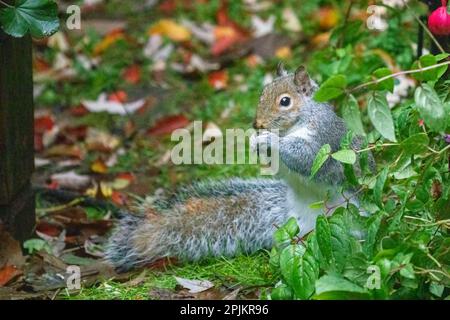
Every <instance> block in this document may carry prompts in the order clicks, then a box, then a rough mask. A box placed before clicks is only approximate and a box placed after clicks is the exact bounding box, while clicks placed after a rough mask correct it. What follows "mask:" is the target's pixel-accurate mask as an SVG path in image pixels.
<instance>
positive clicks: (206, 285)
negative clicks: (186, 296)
mask: <svg viewBox="0 0 450 320" xmlns="http://www.w3.org/2000/svg"><path fill="white" fill-rule="evenodd" d="M175 280H177V282H178V284H179V285H181V286H182V287H183V288H186V289H188V290H189V293H199V292H202V291H206V290H208V289H210V288H212V287H213V286H214V284H213V283H212V282H210V281H207V280H189V279H185V278H179V277H175Z"/></svg>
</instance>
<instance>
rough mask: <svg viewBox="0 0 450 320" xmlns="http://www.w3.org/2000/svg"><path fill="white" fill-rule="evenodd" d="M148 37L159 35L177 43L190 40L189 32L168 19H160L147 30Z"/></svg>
mask: <svg viewBox="0 0 450 320" xmlns="http://www.w3.org/2000/svg"><path fill="white" fill-rule="evenodd" d="M148 34H149V35H155V34H159V35H162V36H166V37H168V38H169V39H171V40H173V41H177V42H182V41H187V40H189V39H190V38H191V32H190V31H189V30H188V29H187V28H185V27H183V26H182V25H179V24H177V23H176V22H175V21H173V20H170V19H162V20H160V21H158V22H157V23H155V24H154V25H153V26H151V27H150V29H148Z"/></svg>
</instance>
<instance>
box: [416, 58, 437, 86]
mask: <svg viewBox="0 0 450 320" xmlns="http://www.w3.org/2000/svg"><path fill="white" fill-rule="evenodd" d="M436 63H437V59H436V57H435V56H433V55H432V54H427V55H424V56H421V57H420V58H419V61H416V62H414V64H413V65H412V67H411V68H412V69H419V68H425V67H429V66H433V65H435V64H436ZM437 75H438V73H437V68H434V69H430V70H426V71H421V72H416V73H413V76H414V78H416V79H417V80H420V81H432V80H437Z"/></svg>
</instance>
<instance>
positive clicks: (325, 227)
mask: <svg viewBox="0 0 450 320" xmlns="http://www.w3.org/2000/svg"><path fill="white" fill-rule="evenodd" d="M316 237H317V244H318V246H319V249H320V252H321V253H322V257H323V260H321V261H320V263H321V267H322V268H324V269H325V268H329V267H332V266H334V264H335V259H334V255H333V248H332V247H331V230H330V225H329V224H328V220H327V218H325V217H324V216H319V217H317V220H316Z"/></svg>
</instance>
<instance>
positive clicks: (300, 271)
mask: <svg viewBox="0 0 450 320" xmlns="http://www.w3.org/2000/svg"><path fill="white" fill-rule="evenodd" d="M280 269H281V274H282V276H283V278H284V279H285V281H286V283H287V284H288V286H289V287H291V288H292V290H293V291H294V293H295V296H296V297H297V298H299V299H308V298H309V297H310V296H311V295H312V294H313V293H314V286H315V282H316V280H317V278H318V276H319V266H318V264H317V262H316V260H315V258H314V256H313V255H312V252H311V250H309V249H306V250H305V248H304V247H303V246H301V245H297V244H295V245H290V246H288V247H286V248H285V249H284V250H283V251H282V252H281V254H280Z"/></svg>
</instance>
